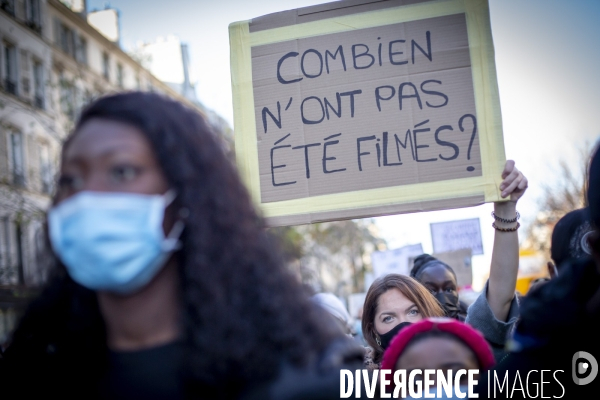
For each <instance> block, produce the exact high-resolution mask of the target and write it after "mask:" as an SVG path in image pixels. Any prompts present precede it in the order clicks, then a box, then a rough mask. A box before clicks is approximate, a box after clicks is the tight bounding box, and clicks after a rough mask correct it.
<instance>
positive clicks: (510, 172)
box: [500, 160, 528, 203]
mask: <svg viewBox="0 0 600 400" xmlns="http://www.w3.org/2000/svg"><path fill="white" fill-rule="evenodd" d="M502 179H504V180H503V181H502V183H501V184H500V190H501V191H502V193H501V196H502V198H506V197H508V196H510V197H509V200H510V201H512V202H515V203H516V202H517V201H518V200H519V199H520V198H521V197H522V196H523V194H524V193H525V190H526V189H527V185H528V183H527V178H525V176H524V175H523V173H522V172H521V171H519V170H518V169H517V167H515V162H514V161H513V160H507V161H506V164H505V165H504V170H503V171H502Z"/></svg>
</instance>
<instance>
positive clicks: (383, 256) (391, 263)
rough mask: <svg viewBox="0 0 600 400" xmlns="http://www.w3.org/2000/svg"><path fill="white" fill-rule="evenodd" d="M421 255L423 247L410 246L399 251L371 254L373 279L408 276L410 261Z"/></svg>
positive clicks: (419, 245) (418, 245) (417, 245)
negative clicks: (391, 275) (399, 275)
mask: <svg viewBox="0 0 600 400" xmlns="http://www.w3.org/2000/svg"><path fill="white" fill-rule="evenodd" d="M421 254H423V246H421V243H419V244H411V245H408V246H404V247H400V248H399V249H394V250H388V251H376V252H373V253H372V254H371V263H372V264H373V275H374V277H375V278H379V277H381V276H384V275H387V274H401V275H409V274H410V268H411V267H412V263H411V259H413V258H415V257H417V256H419V255H421Z"/></svg>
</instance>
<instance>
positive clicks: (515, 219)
mask: <svg viewBox="0 0 600 400" xmlns="http://www.w3.org/2000/svg"><path fill="white" fill-rule="evenodd" d="M492 217H494V219H495V220H496V221H500V222H504V223H505V224H510V223H512V222H517V220H518V219H519V218H521V214H519V212H518V211H517V216H516V217H514V218H513V219H506V218H501V217H499V216H497V215H496V213H495V212H493V211H492Z"/></svg>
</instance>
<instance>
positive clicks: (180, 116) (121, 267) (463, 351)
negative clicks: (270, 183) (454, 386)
mask: <svg viewBox="0 0 600 400" xmlns="http://www.w3.org/2000/svg"><path fill="white" fill-rule="evenodd" d="M501 178H502V182H501V183H500V186H499V190H500V192H501V196H502V197H503V198H504V201H499V202H496V203H494V212H493V214H492V215H493V218H494V225H493V226H494V228H495V237H494V247H493V253H492V259H491V265H490V277H489V280H488V282H487V283H486V284H485V287H484V290H483V291H482V293H481V295H480V296H479V297H478V298H477V299H476V300H475V301H474V302H473V303H472V304H471V305H470V306H468V307H467V306H466V305H465V304H464V303H462V302H461V301H460V299H459V296H458V292H457V279H456V274H455V273H454V271H453V270H452V268H451V267H450V266H448V265H447V264H445V263H443V262H442V261H440V260H438V259H436V258H434V257H432V256H430V255H427V254H424V255H422V256H419V257H417V258H416V260H415V262H414V266H413V268H412V270H411V272H410V276H403V275H396V274H389V275H386V276H384V277H382V278H379V279H377V280H376V281H375V282H374V283H373V284H372V285H371V286H370V288H369V290H368V292H367V294H366V299H365V303H364V306H363V309H362V316H361V323H360V325H358V326H357V325H355V324H354V321H353V319H352V318H350V316H349V314H348V312H347V310H346V309H345V307H344V304H343V303H342V302H341V301H340V300H339V299H338V298H336V297H335V296H333V295H331V294H326V293H321V294H317V295H314V296H312V297H310V296H308V295H307V293H306V291H305V290H304V288H303V287H302V285H301V283H300V282H298V281H297V279H296V277H295V276H294V275H293V274H291V273H290V271H289V270H288V269H287V268H286V267H285V265H284V262H283V260H282V258H281V257H280V255H279V253H278V251H277V249H275V248H273V246H274V244H273V242H272V241H271V240H269V238H268V237H267V233H266V231H265V225H264V223H263V221H262V219H261V218H260V216H259V215H258V213H257V212H256V210H255V209H254V207H253V205H252V202H251V200H250V197H249V195H248V193H247V191H246V190H245V188H244V186H243V184H242V182H241V181H240V178H239V177H238V175H237V173H236V170H235V167H234V165H233V164H232V163H231V161H230V159H229V158H228V157H227V156H226V155H225V154H224V153H223V150H222V147H221V146H220V144H219V141H218V138H217V137H216V135H215V134H214V133H213V132H212V131H211V128H210V127H209V126H208V125H207V124H206V121H204V120H203V118H202V117H201V116H200V115H198V114H197V113H195V112H194V111H192V110H190V109H188V108H186V107H185V106H183V105H182V104H180V103H178V102H175V101H173V100H170V99H167V98H165V97H163V96H161V95H158V94H152V93H141V92H132V93H124V94H117V95H111V96H107V97H103V98H100V99H98V100H96V101H95V102H94V103H92V104H91V105H89V106H88V107H87V108H86V109H85V110H84V111H83V112H82V115H81V116H80V118H79V120H78V122H77V124H76V127H75V129H74V131H73V134H72V135H71V136H70V137H69V138H68V139H67V141H66V142H65V143H64V146H63V152H62V157H61V166H60V178H59V180H58V185H57V192H56V195H55V197H54V201H53V205H52V207H51V209H50V210H49V212H48V218H47V220H48V224H47V233H48V259H51V260H53V264H54V265H53V271H52V279H51V280H50V282H49V283H48V285H47V287H46V288H45V290H44V291H43V292H42V294H41V295H40V296H39V298H37V299H36V300H34V301H33V302H32V303H31V305H30V306H29V308H28V310H27V311H26V313H25V314H24V316H23V317H22V318H21V321H20V323H19V325H18V327H17V329H16V330H15V332H14V334H13V335H12V338H11V342H10V346H8V348H7V349H6V350H5V351H4V352H3V354H2V356H1V357H0V382H1V383H0V395H2V398H42V397H44V398H46V397H47V398H54V397H58V398H67V399H70V398H86V399H94V398H98V399H132V398H135V399H183V398H219V399H221V398H223V399H332V398H333V399H334V398H339V397H340V379H341V378H340V371H341V370H350V371H355V370H362V369H364V370H366V371H368V372H367V373H368V374H370V375H369V376H373V375H374V374H376V372H377V371H379V370H392V371H395V370H415V369H420V370H424V369H433V370H438V371H446V370H459V369H465V370H473V369H476V370H478V371H479V375H478V376H479V386H478V388H477V392H478V394H479V397H480V398H486V397H488V396H489V391H487V389H488V388H489V385H490V379H491V378H490V376H496V375H489V374H486V371H493V372H494V374H500V375H501V376H502V377H504V376H510V377H511V378H510V379H509V382H510V384H512V382H513V381H514V379H513V377H516V376H520V377H524V376H528V377H529V374H530V373H531V371H540V370H552V371H556V370H562V371H565V373H564V374H563V375H562V378H564V379H562V380H560V381H558V380H555V382H554V383H553V384H551V386H549V388H548V389H547V392H546V393H547V394H548V393H550V395H551V396H552V395H554V396H556V397H560V396H559V395H560V393H561V391H562V392H563V395H564V393H567V394H568V396H567V398H571V396H573V397H575V396H576V395H580V394H582V393H585V392H584V391H583V390H584V389H589V388H590V387H591V386H587V385H583V384H581V381H580V382H579V383H577V379H576V376H575V375H573V378H572V379H571V370H572V368H575V360H574V358H573V357H574V354H576V353H577V352H582V351H583V352H586V353H588V354H592V355H596V356H599V355H600V353H599V352H598V348H599V345H598V343H599V341H600V339H599V337H600V336H599V335H598V333H599V330H598V328H597V327H596V325H597V324H596V321H598V320H599V318H600V235H598V234H597V233H596V231H595V230H594V229H595V228H596V227H598V226H600V154H596V155H595V156H594V157H593V160H592V161H591V164H590V168H589V182H588V184H589V185H588V187H589V189H588V193H587V198H588V204H589V206H588V207H587V208H586V209H584V210H574V211H573V212H572V213H569V214H567V215H566V216H565V217H564V218H563V220H561V221H560V222H559V223H558V224H557V225H556V229H555V231H554V234H553V236H552V257H553V261H554V263H550V264H549V268H550V271H551V272H552V273H551V276H552V279H546V280H543V281H539V282H536V287H535V289H534V290H531V291H530V294H528V295H527V296H526V297H524V298H523V299H519V297H518V296H516V294H515V285H516V280H517V273H518V264H519V244H518V229H519V226H520V223H519V214H518V212H517V202H518V201H519V199H520V198H521V196H523V194H524V193H525V191H526V189H527V185H528V183H527V179H526V178H525V177H524V176H523V174H522V173H521V172H520V171H519V170H518V169H517V168H516V167H515V163H514V162H513V161H507V162H506V165H505V168H504V171H503V173H502V176H501ZM555 265H556V267H555ZM359 332H360V336H362V337H363V338H364V343H357V341H355V340H353V339H352V337H353V336H356V335H357V333H359ZM586 368H587V367H586ZM595 368H596V370H597V364H596V367H595ZM592 372H593V371H592ZM573 374H575V372H573ZM511 379H513V380H511ZM542 379H543V378H542ZM582 379H585V378H582ZM523 380H525V378H523ZM599 381H600V379H599ZM597 383H598V382H596V384H597ZM462 384H464V382H461V385H462ZM530 384H531V382H529V381H528V382H527V383H526V384H525V385H530ZM557 384H558V385H557ZM486 385H487V386H486ZM559 386H560V387H559ZM386 389H387V388H386ZM389 389H393V383H392V384H391V387H390V388H389ZM377 393H379V392H377ZM503 393H504V394H506V396H503V395H502V394H501V395H500V396H498V395H496V397H518V396H519V394H523V397H527V396H526V395H525V393H526V392H525V390H523V391H522V392H517V393H516V394H515V393H514V391H513V392H511V393H510V396H508V392H506V391H505V392H503ZM527 393H529V392H527ZM556 393H558V394H556ZM596 393H597V391H596ZM5 395H6V397H5ZM362 395H363V397H364V395H365V392H364V391H363V392H362Z"/></svg>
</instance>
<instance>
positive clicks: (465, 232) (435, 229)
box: [429, 218, 483, 255]
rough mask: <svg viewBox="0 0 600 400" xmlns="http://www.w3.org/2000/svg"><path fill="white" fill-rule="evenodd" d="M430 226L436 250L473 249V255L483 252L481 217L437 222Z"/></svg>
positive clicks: (438, 251)
mask: <svg viewBox="0 0 600 400" xmlns="http://www.w3.org/2000/svg"><path fill="white" fill-rule="evenodd" d="M429 226H430V227H431V242H432V243H433V251H434V252H436V253H442V252H446V251H453V250H460V249H471V251H472V252H473V255H479V254H483V242H482V240H481V226H480V223H479V218H472V219H463V220H460V221H447V222H436V223H432V224H429Z"/></svg>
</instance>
